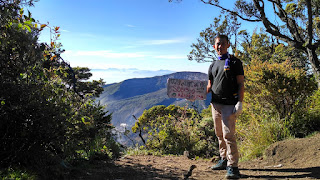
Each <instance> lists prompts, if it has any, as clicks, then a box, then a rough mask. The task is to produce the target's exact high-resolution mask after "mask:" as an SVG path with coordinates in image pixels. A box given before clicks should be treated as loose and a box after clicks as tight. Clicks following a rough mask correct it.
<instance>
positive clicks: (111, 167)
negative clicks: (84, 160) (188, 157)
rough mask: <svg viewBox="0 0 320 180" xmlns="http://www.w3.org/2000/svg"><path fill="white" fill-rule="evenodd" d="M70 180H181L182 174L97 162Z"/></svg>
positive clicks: (136, 165)
mask: <svg viewBox="0 0 320 180" xmlns="http://www.w3.org/2000/svg"><path fill="white" fill-rule="evenodd" d="M68 179H85V180H99V179H103V180H109V179H110V180H115V179H118V180H119V179H121V180H146V179H172V180H176V179H181V174H177V173H175V172H168V171H166V170H164V169H157V168H153V167H151V166H145V165H142V164H139V163H137V164H131V165H127V166H120V165H116V164H114V163H107V162H103V161H101V162H95V164H91V165H89V166H88V167H82V168H77V169H75V170H74V171H73V172H71V173H70V175H69V177H68Z"/></svg>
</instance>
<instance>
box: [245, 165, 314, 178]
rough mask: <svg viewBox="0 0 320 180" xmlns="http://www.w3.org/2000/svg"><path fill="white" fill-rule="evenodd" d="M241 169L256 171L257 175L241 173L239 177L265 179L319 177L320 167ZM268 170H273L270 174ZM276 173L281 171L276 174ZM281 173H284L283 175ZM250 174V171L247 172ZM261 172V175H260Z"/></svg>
mask: <svg viewBox="0 0 320 180" xmlns="http://www.w3.org/2000/svg"><path fill="white" fill-rule="evenodd" d="M240 170H242V171H256V172H257V171H258V172H260V173H259V175H246V174H245V173H244V174H242V175H241V178H265V179H286V178H290V179H300V178H315V179H320V167H310V168H286V169H283V168H280V169H244V168H243V169H240ZM270 172H274V173H273V174H274V175H273V174H272V175H270V174H271V173H270ZM264 173H265V174H266V175H264ZM277 173H279V174H280V173H281V175H278V174H277ZM283 173H286V174H285V175H284V174H283ZM249 174H250V173H249ZM260 174H261V175H260Z"/></svg>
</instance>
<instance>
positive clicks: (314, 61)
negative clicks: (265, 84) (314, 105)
mask: <svg viewBox="0 0 320 180" xmlns="http://www.w3.org/2000/svg"><path fill="white" fill-rule="evenodd" d="M170 1H172V0H169V2H170ZM176 1H181V0H176ZM201 1H202V2H203V3H205V4H208V5H212V6H215V7H217V8H220V9H221V10H222V11H224V12H226V13H228V14H230V15H232V16H237V17H239V18H240V19H242V20H244V21H247V22H262V24H263V26H264V28H265V29H266V31H267V32H268V33H270V34H271V35H273V36H275V37H276V38H277V39H278V40H280V41H283V42H285V43H287V44H288V45H289V46H292V47H294V48H296V49H298V50H302V51H303V52H304V53H305V54H306V55H307V57H308V60H309V61H310V63H311V65H312V70H313V73H314V75H315V77H316V79H317V82H318V87H320V61H319V58H318V55H319V45H320V11H319V9H320V1H317V0H313V1H312V0H305V1H302V0H286V1H280V0H252V1H250V2H247V1H245V0H237V1H235V3H234V5H235V7H234V9H230V8H226V7H223V6H221V5H220V3H219V1H218V0H201ZM271 10H272V11H273V12H274V14H275V15H276V17H269V16H268V15H267V11H271ZM273 19H274V20H273Z"/></svg>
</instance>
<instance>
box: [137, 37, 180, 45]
mask: <svg viewBox="0 0 320 180" xmlns="http://www.w3.org/2000/svg"><path fill="white" fill-rule="evenodd" d="M184 42H186V39H183V38H176V39H157V40H145V41H140V43H139V44H141V45H165V44H176V43H184Z"/></svg>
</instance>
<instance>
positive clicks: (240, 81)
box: [237, 75, 244, 102]
mask: <svg viewBox="0 0 320 180" xmlns="http://www.w3.org/2000/svg"><path fill="white" fill-rule="evenodd" d="M237 84H238V87H239V92H238V95H239V101H240V102H242V101H243V98H244V75H237Z"/></svg>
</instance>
